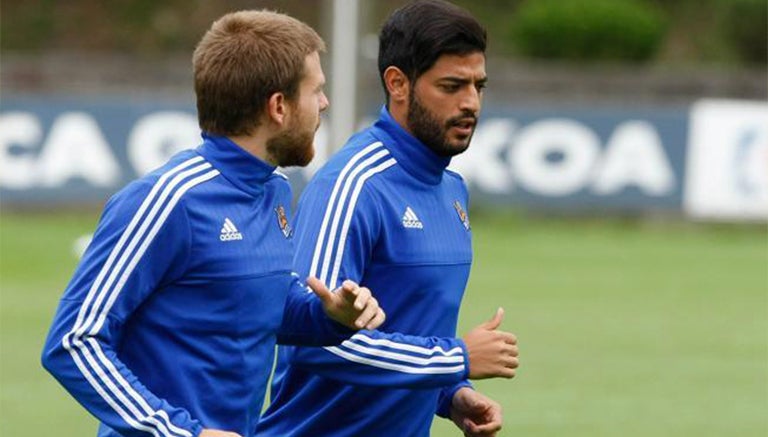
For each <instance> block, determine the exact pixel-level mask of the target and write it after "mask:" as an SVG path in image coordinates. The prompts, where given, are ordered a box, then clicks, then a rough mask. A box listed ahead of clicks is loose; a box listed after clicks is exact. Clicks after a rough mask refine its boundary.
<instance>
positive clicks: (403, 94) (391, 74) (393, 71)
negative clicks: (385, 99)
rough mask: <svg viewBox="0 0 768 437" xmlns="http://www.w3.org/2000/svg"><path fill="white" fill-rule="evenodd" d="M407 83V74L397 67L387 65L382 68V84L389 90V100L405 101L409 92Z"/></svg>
mask: <svg viewBox="0 0 768 437" xmlns="http://www.w3.org/2000/svg"><path fill="white" fill-rule="evenodd" d="M409 84H410V81H409V80H408V76H406V75H405V73H403V71H402V70H400V69H399V68H397V67H393V66H389V67H387V69H386V70H384V85H385V86H386V87H387V92H389V99H390V101H392V102H395V103H405V102H407V101H408V94H409V93H410V86H409Z"/></svg>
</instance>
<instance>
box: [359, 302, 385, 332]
mask: <svg viewBox="0 0 768 437" xmlns="http://www.w3.org/2000/svg"><path fill="white" fill-rule="evenodd" d="M378 310H379V303H378V302H376V299H375V298H373V297H372V298H370V300H369V301H368V305H366V306H365V309H364V310H363V312H362V313H360V315H359V316H357V320H355V326H357V327H358V328H362V327H364V326H365V325H367V324H368V323H370V322H371V320H373V318H374V317H376V312H377V311H378Z"/></svg>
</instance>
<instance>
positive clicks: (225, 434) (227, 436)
mask: <svg viewBox="0 0 768 437" xmlns="http://www.w3.org/2000/svg"><path fill="white" fill-rule="evenodd" d="M198 437H243V436H241V435H240V434H238V433H236V432H229V431H222V430H219V429H204V430H203V432H201V433H200V435H199V436H198Z"/></svg>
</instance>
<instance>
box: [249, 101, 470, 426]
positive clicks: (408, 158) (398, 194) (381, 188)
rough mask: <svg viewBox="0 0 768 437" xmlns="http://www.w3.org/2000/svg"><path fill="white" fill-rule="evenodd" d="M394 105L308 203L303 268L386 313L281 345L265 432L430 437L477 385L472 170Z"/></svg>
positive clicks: (303, 213) (303, 218) (327, 172)
mask: <svg viewBox="0 0 768 437" xmlns="http://www.w3.org/2000/svg"><path fill="white" fill-rule="evenodd" d="M449 161H450V159H449V158H443V157H439V156H437V155H436V154H434V153H433V152H432V151H431V150H430V149H428V148H427V146H425V145H424V144H423V143H421V142H420V141H419V140H417V139H416V138H414V137H413V136H411V135H410V134H409V133H408V132H406V131H405V130H403V129H402V128H401V127H400V126H399V125H398V124H397V123H396V122H395V121H394V119H393V118H392V117H391V115H390V114H389V113H388V111H387V109H386V108H383V109H382V111H381V115H380V118H379V119H378V121H377V122H376V123H375V124H374V125H373V126H372V127H370V128H368V129H366V130H364V131H362V132H361V133H359V134H357V135H355V136H353V137H352V138H351V139H350V140H349V142H348V143H347V144H346V145H345V146H344V147H343V148H342V149H341V150H340V151H339V152H338V153H337V154H336V155H335V156H334V157H333V158H332V159H331V160H330V161H329V162H328V163H327V164H326V165H325V166H324V167H323V168H322V169H321V170H320V171H319V172H318V173H317V174H316V175H315V177H314V178H313V180H312V181H311V182H310V183H309V185H308V186H307V187H306V188H305V190H304V193H303V194H302V196H301V199H300V201H299V206H298V208H297V211H296V220H295V232H296V237H295V242H296V258H295V259H296V262H295V264H294V265H295V268H296V269H297V271H298V272H299V273H301V274H302V275H304V274H306V275H312V276H316V277H318V278H320V279H321V280H322V281H323V282H324V283H325V284H327V285H328V286H330V287H332V288H333V287H336V286H338V285H339V284H341V282H342V281H343V280H345V279H351V280H353V281H356V282H359V283H360V284H361V285H365V286H367V287H369V288H370V289H371V290H372V291H373V292H374V295H375V296H376V298H377V299H378V301H379V303H380V304H381V306H382V308H384V309H385V310H386V312H387V320H386V322H385V323H384V324H383V325H382V326H381V327H379V329H380V330H382V331H386V332H397V333H401V334H402V335H401V334H390V335H384V334H382V333H381V332H378V331H359V332H358V333H356V334H355V335H353V336H352V337H351V338H350V339H349V340H346V341H344V342H343V343H342V344H341V345H339V346H334V347H326V348H305V347H280V348H279V352H278V361H277V368H276V370H275V375H274V377H273V383H272V392H271V394H272V396H271V398H272V404H271V405H270V406H269V408H268V409H267V411H266V412H265V414H264V415H263V416H262V419H261V421H260V422H259V426H258V435H260V436H334V437H337V436H338V437H343V436H382V437H383V436H409V437H410V436H427V435H429V429H430V425H431V423H432V419H433V417H434V414H435V413H436V412H437V413H438V414H440V415H441V416H445V415H447V413H448V407H449V405H450V400H451V398H452V396H453V394H454V393H455V391H456V390H458V388H460V387H463V386H467V385H469V383H468V382H467V381H465V378H466V377H467V375H468V371H469V369H468V365H467V361H466V359H465V358H466V357H465V356H463V353H465V350H464V345H463V342H462V341H461V340H459V339H455V338H453V337H455V335H456V323H457V319H458V313H459V306H460V304H461V300H462V296H463V293H464V288H465V286H466V283H467V279H468V276H469V271H470V265H471V262H472V242H471V236H472V234H471V231H470V226H469V219H468V217H467V206H468V205H467V202H468V195H467V189H466V186H465V184H464V182H463V180H462V179H461V177H460V176H459V175H458V174H456V173H453V172H451V171H449V170H447V169H446V167H447V166H448V164H449Z"/></svg>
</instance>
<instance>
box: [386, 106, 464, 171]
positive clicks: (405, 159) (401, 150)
mask: <svg viewBox="0 0 768 437" xmlns="http://www.w3.org/2000/svg"><path fill="white" fill-rule="evenodd" d="M373 127H374V129H375V130H376V131H377V133H378V134H381V135H380V136H382V137H384V138H379V139H381V140H382V142H383V143H384V146H385V147H386V148H387V149H388V150H389V151H390V153H392V156H394V157H395V159H396V160H397V164H398V165H399V166H400V167H402V168H403V169H405V171H406V172H408V173H409V174H410V175H412V176H413V177H415V178H416V179H418V180H420V181H422V182H424V183H427V184H430V185H437V184H439V183H440V181H441V180H442V179H443V172H445V169H446V168H447V167H448V164H450V163H451V158H449V157H443V156H439V155H437V154H436V153H435V152H433V151H432V150H431V149H430V148H429V147H427V146H426V145H425V144H424V143H422V142H421V141H419V140H418V139H417V138H416V137H414V136H413V135H411V134H410V133H408V132H407V131H406V130H405V129H403V128H402V126H400V125H399V124H398V123H397V122H396V121H395V119H394V118H392V115H390V113H389V111H388V110H387V107H386V106H383V107H382V108H381V111H380V112H379V119H378V120H377V121H376V123H375V124H374V125H373ZM377 136H379V135H377Z"/></svg>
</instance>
